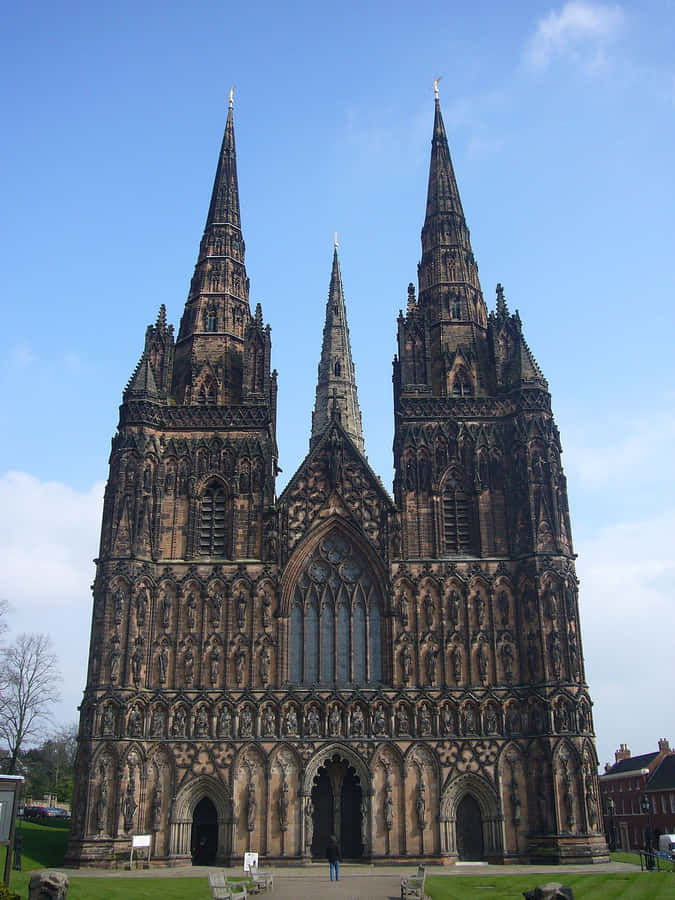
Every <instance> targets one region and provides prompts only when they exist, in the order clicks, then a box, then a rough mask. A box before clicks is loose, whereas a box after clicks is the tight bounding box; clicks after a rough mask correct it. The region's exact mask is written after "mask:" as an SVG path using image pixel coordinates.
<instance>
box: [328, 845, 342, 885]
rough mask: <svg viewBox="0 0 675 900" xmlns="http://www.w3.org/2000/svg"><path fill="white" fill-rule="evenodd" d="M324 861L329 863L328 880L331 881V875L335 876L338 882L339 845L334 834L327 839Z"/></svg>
mask: <svg viewBox="0 0 675 900" xmlns="http://www.w3.org/2000/svg"><path fill="white" fill-rule="evenodd" d="M326 859H327V860H328V862H329V863H330V880H331V881H332V880H333V874H335V880H336V881H339V880H340V845H339V844H338V840H337V838H336V837H335V835H334V834H331V836H330V837H329V838H328V844H327V846H326Z"/></svg>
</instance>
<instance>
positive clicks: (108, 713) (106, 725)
mask: <svg viewBox="0 0 675 900" xmlns="http://www.w3.org/2000/svg"><path fill="white" fill-rule="evenodd" d="M114 731H115V714H114V713H113V711H112V708H111V707H110V706H106V708H105V709H104V711H103V734H104V735H112V734H113V733H114Z"/></svg>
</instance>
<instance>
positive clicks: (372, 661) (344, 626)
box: [289, 532, 382, 684]
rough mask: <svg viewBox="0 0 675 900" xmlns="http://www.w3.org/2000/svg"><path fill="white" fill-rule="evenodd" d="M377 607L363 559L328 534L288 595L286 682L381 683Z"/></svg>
mask: <svg viewBox="0 0 675 900" xmlns="http://www.w3.org/2000/svg"><path fill="white" fill-rule="evenodd" d="M381 605H382V600H381V597H380V594H379V592H378V589H377V586H376V583H375V579H374V577H373V575H372V572H371V571H370V569H369V566H368V564H367V562H366V561H365V559H364V558H363V557H362V556H361V554H360V553H359V552H358V551H357V550H356V548H355V547H354V546H352V544H351V542H350V541H349V540H348V539H347V538H346V537H344V536H343V535H342V534H339V533H335V532H333V533H331V534H330V535H329V536H328V537H326V538H325V539H324V540H323V541H321V543H320V544H319V546H318V547H317V548H316V550H315V551H314V553H313V554H312V556H311V557H310V558H309V559H308V560H307V562H306V564H305V566H304V568H303V571H302V573H301V575H300V577H299V579H298V582H297V585H296V588H295V592H294V595H293V601H292V606H291V617H290V655H289V677H290V681H291V682H293V683H295V684H316V683H321V684H334V683H336V682H343V683H356V684H364V683H368V682H378V681H381V680H382V609H381Z"/></svg>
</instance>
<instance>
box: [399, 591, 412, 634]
mask: <svg viewBox="0 0 675 900" xmlns="http://www.w3.org/2000/svg"><path fill="white" fill-rule="evenodd" d="M409 609H410V601H409V600H408V595H407V593H406V592H405V591H401V599H400V600H399V614H400V616H401V625H403V627H404V628H407V627H408V611H409Z"/></svg>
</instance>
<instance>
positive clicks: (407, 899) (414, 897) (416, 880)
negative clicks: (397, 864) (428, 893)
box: [401, 866, 424, 900]
mask: <svg viewBox="0 0 675 900" xmlns="http://www.w3.org/2000/svg"><path fill="white" fill-rule="evenodd" d="M423 898H424V866H418V867H417V874H416V875H413V876H412V877H411V878H402V879H401V900H423Z"/></svg>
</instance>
